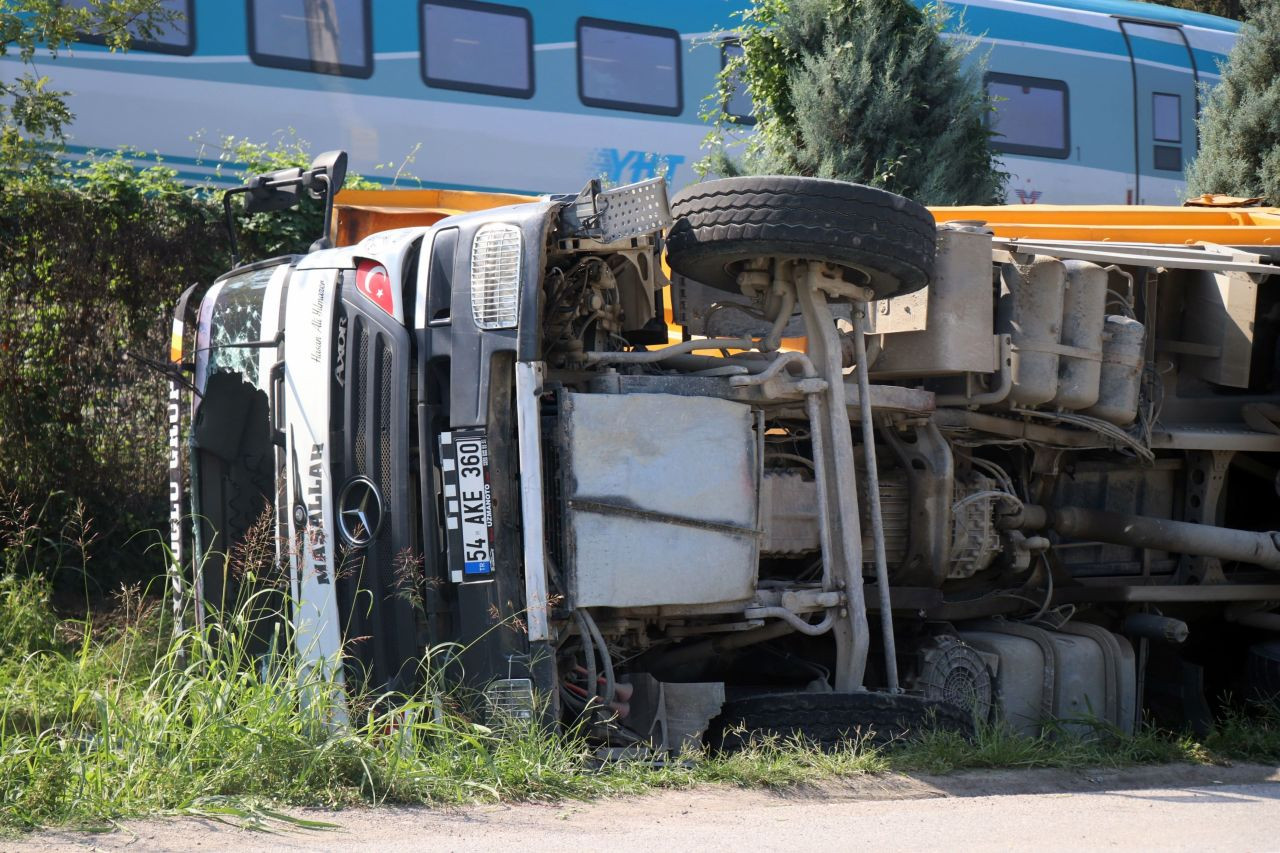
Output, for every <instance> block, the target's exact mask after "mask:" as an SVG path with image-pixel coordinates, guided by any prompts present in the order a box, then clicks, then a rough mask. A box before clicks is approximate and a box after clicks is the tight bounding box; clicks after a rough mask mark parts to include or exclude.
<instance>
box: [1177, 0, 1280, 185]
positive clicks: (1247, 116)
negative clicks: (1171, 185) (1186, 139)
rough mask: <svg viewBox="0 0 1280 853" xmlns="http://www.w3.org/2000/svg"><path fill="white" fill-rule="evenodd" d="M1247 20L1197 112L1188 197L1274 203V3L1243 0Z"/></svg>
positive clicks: (1279, 167) (1277, 133) (1278, 63)
mask: <svg viewBox="0 0 1280 853" xmlns="http://www.w3.org/2000/svg"><path fill="white" fill-rule="evenodd" d="M1245 10H1246V14H1247V15H1248V18H1247V20H1246V22H1245V24H1244V27H1243V28H1242V29H1241V31H1240V39H1239V41H1237V42H1236V46H1235V47H1234V48H1232V50H1231V53H1230V55H1229V56H1228V57H1227V63H1226V65H1225V66H1223V68H1222V82H1221V83H1219V84H1218V85H1217V86H1216V87H1215V88H1214V89H1212V90H1210V91H1209V93H1208V96H1207V99H1206V102H1205V106H1204V109H1203V110H1202V111H1201V113H1200V119H1199V127H1200V153H1199V154H1198V155H1197V156H1196V159H1195V162H1193V163H1192V164H1191V166H1190V168H1188V169H1187V189H1188V190H1189V191H1190V193H1191V194H1192V195H1200V194H1202V193H1225V194H1227V195H1233V196H1246V197H1252V196H1261V197H1262V198H1265V199H1266V200H1267V202H1268V203H1269V204H1273V205H1280V3H1277V2H1276V0H1245Z"/></svg>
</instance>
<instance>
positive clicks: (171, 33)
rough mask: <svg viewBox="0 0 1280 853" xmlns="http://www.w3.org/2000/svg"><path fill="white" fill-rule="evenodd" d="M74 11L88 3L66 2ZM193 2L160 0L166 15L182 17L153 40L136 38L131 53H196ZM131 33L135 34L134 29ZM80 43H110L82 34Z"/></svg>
mask: <svg viewBox="0 0 1280 853" xmlns="http://www.w3.org/2000/svg"><path fill="white" fill-rule="evenodd" d="M66 5H67V6H70V7H72V8H78V9H87V8H88V7H89V6H90V2H89V0H66ZM194 5H195V3H194V0H160V8H161V10H163V11H166V12H176V13H177V14H179V15H181V16H182V17H181V18H179V19H177V20H174V21H172V22H170V23H167V24H164V25H163V26H162V27H160V32H158V33H155V34H154V35H153V36H152V37H151V38H146V39H139V38H135V39H133V40H132V41H131V42H130V43H129V49H130V50H143V51H148V52H151V53H174V54H177V55H179V56H190V55H191V54H193V53H195V51H196V22H195V10H194V9H193V8H192V7H193V6H194ZM130 32H131V33H132V32H134V31H133V30H132V29H131V30H130ZM78 38H79V40H80V41H82V42H85V43H86V44H106V43H107V40H106V39H105V38H103V37H102V36H100V35H90V34H87V33H81V34H80V35H79V36H78Z"/></svg>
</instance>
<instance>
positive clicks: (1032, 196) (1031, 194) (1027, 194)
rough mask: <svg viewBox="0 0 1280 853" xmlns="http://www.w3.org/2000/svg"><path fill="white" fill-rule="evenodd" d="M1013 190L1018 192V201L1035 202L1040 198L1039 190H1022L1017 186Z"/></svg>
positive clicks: (1024, 202)
mask: <svg viewBox="0 0 1280 853" xmlns="http://www.w3.org/2000/svg"><path fill="white" fill-rule="evenodd" d="M1014 192H1015V193H1017V194H1018V201H1020V202H1022V203H1023V204H1035V203H1036V202H1037V201H1039V200H1040V196H1041V195H1042V193H1041V192H1040V190H1024V189H1021V188H1018V189H1015V190H1014Z"/></svg>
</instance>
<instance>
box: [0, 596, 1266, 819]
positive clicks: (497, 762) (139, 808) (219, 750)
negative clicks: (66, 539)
mask: <svg viewBox="0 0 1280 853" xmlns="http://www.w3.org/2000/svg"><path fill="white" fill-rule="evenodd" d="M119 610H120V612H121V613H123V616H121V617H118V618H116V619H114V620H112V621H111V622H110V624H108V625H104V624H99V625H97V626H95V625H91V624H89V623H88V622H87V621H85V620H58V619H57V618H55V616H54V614H53V611H52V609H51V606H50V602H49V592H48V586H47V584H46V583H44V582H42V581H40V580H38V579H34V578H29V579H24V580H20V579H17V578H16V577H14V576H5V577H2V578H0V830H3V831H9V832H13V831H22V830H27V829H31V828H34V827H38V826H44V825H54V824H71V825H78V826H90V827H94V826H102V825H105V824H108V823H110V822H111V821H113V820H115V819H117V818H121V817H126V816H136V815H143V814H156V813H175V812H185V813H197V814H207V815H213V816H220V817H224V818H225V817H228V816H230V817H234V818H235V819H238V820H241V821H244V822H246V823H249V824H258V823H261V822H264V821H265V822H270V821H273V820H279V819H281V818H280V815H279V813H278V812H275V811H273V809H274V808H275V806H276V805H278V804H316V805H348V804H356V803H365V804H377V803H385V802H395V803H428V804H440V803H466V802H476V801H494V800H556V799H565V798H590V797H598V796H602V795H607V794H614V793H638V792H642V791H645V790H648V789H652V788H655V787H663V788H670V787H687V786H692V785H697V784H704V783H727V784H732V785H742V786H765V787H775V788H777V787H787V786H794V785H799V784H806V783H814V782H819V781H822V780H828V779H836V778H841V777H849V776H857V775H860V774H868V773H881V772H885V771H889V770H905V771H912V770H915V771H925V772H934V773H938V772H950V771H954V770H959V769H966V768H984V767H1084V766H1116V765H1121V764H1134V763H1150V762H1168V761H1183V760H1185V761H1197V762H1207V761H1217V760H1225V759H1259V760H1280V716H1278V715H1277V714H1275V713H1270V714H1268V715H1264V716H1262V717H1247V718H1246V717H1244V716H1239V717H1232V718H1229V719H1227V720H1226V721H1225V722H1224V723H1223V725H1222V727H1221V728H1220V729H1219V731H1218V732H1217V733H1216V734H1215V735H1214V736H1213V737H1212V738H1210V739H1208V740H1206V741H1204V742H1196V741H1194V740H1192V739H1190V738H1188V737H1185V736H1175V735H1171V734H1168V733H1163V732H1159V731H1156V730H1155V729H1150V728H1148V729H1144V730H1143V731H1142V732H1140V733H1139V734H1138V735H1136V736H1132V737H1124V736H1121V735H1118V734H1116V733H1114V732H1107V731H1103V732H1101V733H1100V736H1099V737H1097V738H1094V739H1090V740H1082V739H1079V738H1075V737H1071V736H1068V735H1066V734H1062V733H1060V734H1059V735H1058V736H1056V737H1043V738H1027V737H1020V736H1016V735H1013V734H1011V733H1010V732H1008V731H1007V730H1004V729H1000V728H994V727H993V728H988V729H984V730H983V731H982V732H980V733H979V736H978V738H977V739H976V740H975V741H974V742H966V741H964V740H963V739H960V738H958V737H955V736H952V735H947V734H929V735H925V736H924V737H923V738H922V739H919V740H916V741H911V742H904V743H901V744H898V745H894V746H891V747H890V748H887V749H884V748H875V747H872V746H871V745H870V744H869V741H865V740H864V741H855V742H852V743H850V744H849V745H847V746H845V747H844V748H842V749H839V750H836V751H834V752H822V751H820V750H816V749H813V748H811V747H810V746H808V745H806V744H804V743H801V742H797V741H783V740H779V739H777V738H766V739H762V740H760V741H758V742H756V743H754V744H753V745H752V746H751V747H749V748H748V749H747V750H745V751H743V752H740V753H737V754H733V755H727V756H689V757H687V760H683V761H677V762H671V763H669V764H668V766H666V767H661V768H657V767H654V766H652V765H651V764H649V763H644V762H635V761H632V762H622V761H619V762H614V763H609V764H605V765H603V766H602V765H601V764H600V763H599V762H598V761H597V760H596V759H595V757H594V756H593V754H592V751H591V749H590V748H589V747H588V746H587V744H586V743H585V742H584V741H583V740H582V739H581V738H579V737H576V736H574V735H573V734H568V735H555V734H551V733H549V732H546V731H544V730H542V729H539V728H538V727H535V726H531V725H530V726H515V725H511V726H506V727H504V728H503V729H502V730H501V731H494V730H490V729H488V728H485V727H483V726H479V725H476V724H473V723H472V722H469V721H468V720H467V719H465V718H464V717H463V716H462V715H461V714H459V713H456V712H454V711H451V710H449V708H450V704H449V703H448V702H446V703H445V704H444V705H443V706H442V704H441V703H440V701H439V700H438V698H437V699H435V700H433V697H438V696H439V692H438V691H434V690H432V689H431V686H430V685H434V684H435V683H436V682H435V680H434V678H432V677H431V676H432V673H430V672H429V671H428V672H427V673H426V676H427V678H426V680H427V683H428V685H429V686H428V688H426V689H424V692H423V694H422V695H421V696H419V697H415V698H413V699H412V700H411V701H409V702H408V703H407V705H405V706H403V707H402V708H401V709H400V710H398V711H396V712H386V711H378V710H373V709H374V708H376V707H377V704H376V703H375V702H373V701H371V700H372V698H373V697H361V699H360V700H359V701H357V702H356V703H355V704H356V705H357V706H358V707H362V708H364V709H365V710H363V711H361V712H359V713H357V714H355V715H354V719H352V720H350V721H349V723H348V724H346V725H339V724H336V723H335V715H336V714H337V710H336V704H335V699H336V698H337V690H336V689H335V687H334V686H333V685H332V684H331V683H329V682H328V681H326V680H325V679H324V678H323V677H322V676H320V675H319V674H316V673H314V672H308V671H306V670H304V669H302V668H301V667H300V666H299V665H298V664H297V663H296V661H294V660H293V659H292V658H291V656H281V658H280V659H279V660H273V661H271V662H269V664H267V665H262V662H260V661H259V662H257V665H254V662H251V661H249V660H248V659H247V656H246V651H245V644H244V642H243V639H242V638H243V637H244V636H245V635H246V633H247V632H246V629H247V627H248V626H247V624H246V622H245V620H244V619H243V618H242V617H232V618H231V619H230V620H228V622H227V623H226V627H225V629H224V630H223V631H222V632H214V631H212V630H210V631H206V632H199V631H196V630H194V629H189V630H186V631H183V632H181V633H179V634H177V635H176V636H175V635H174V633H173V631H172V628H171V626H170V625H169V620H167V619H166V618H165V617H164V611H165V608H162V607H161V606H160V605H159V604H158V603H155V602H151V603H148V602H147V601H146V600H145V599H144V598H142V597H141V596H139V595H137V594H136V593H135V594H131V595H128V596H125V597H124V598H123V599H122V602H121V606H120V608H119ZM428 663H429V662H428Z"/></svg>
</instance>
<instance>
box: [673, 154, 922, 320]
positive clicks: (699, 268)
mask: <svg viewBox="0 0 1280 853" xmlns="http://www.w3.org/2000/svg"><path fill="white" fill-rule="evenodd" d="M671 215H672V216H673V217H674V219H675V222H674V224H673V225H672V226H671V231H670V233H669V235H668V237H667V261H668V263H670V265H671V268H672V269H673V270H675V271H676V272H678V273H680V274H681V275H684V276H687V277H689V278H691V279H693V280H694V281H698V282H701V283H702V284H706V285H710V286H712V287H716V288H719V289H721V290H728V291H730V292H733V293H736V292H738V285H737V269H736V268H737V267H738V266H739V265H740V264H741V262H742V261H745V260H747V259H749V258H759V257H778V258H793V259H794V258H800V259H806V260H815V261H828V262H830V263H833V264H839V265H841V266H844V267H845V268H846V269H850V272H849V274H848V276H847V278H848V279H849V280H850V281H852V282H854V283H857V284H863V285H865V286H868V287H870V288H872V290H874V291H875V295H876V297H877V298H880V297H884V296H889V295H892V294H895V293H899V294H901V293H910V292H911V291H914V290H919V289H920V288H922V287H924V286H925V285H927V284H928V283H929V281H930V280H931V279H932V278H933V262H934V252H935V250H936V239H937V238H936V229H935V225H934V220H933V214H931V213H930V212H929V211H928V209H926V208H925V207H924V206H923V205H919V204H917V203H915V202H913V201H911V200H909V199H906V198H903V197H902V196H900V195H894V194H893V193H891V192H887V191H885V190H880V189H875V188H874V187H864V186H862V185H860V184H850V183H845V182H843V181H828V180H821V179H818V178H788V177H748V178H723V179H720V180H715V181H704V182H703V183H700V184H693V185H691V186H688V187H685V188H684V189H683V190H681V191H680V192H678V193H676V194H675V196H673V197H672V199H671Z"/></svg>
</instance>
